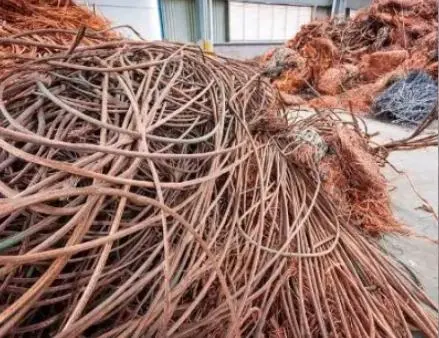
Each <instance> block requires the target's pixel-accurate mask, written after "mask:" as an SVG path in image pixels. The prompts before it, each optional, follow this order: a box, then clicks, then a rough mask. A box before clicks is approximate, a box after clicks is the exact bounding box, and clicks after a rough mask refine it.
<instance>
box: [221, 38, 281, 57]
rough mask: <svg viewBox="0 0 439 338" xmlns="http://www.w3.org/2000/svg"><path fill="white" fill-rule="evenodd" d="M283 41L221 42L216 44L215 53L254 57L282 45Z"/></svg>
mask: <svg viewBox="0 0 439 338" xmlns="http://www.w3.org/2000/svg"><path fill="white" fill-rule="evenodd" d="M282 45H283V44H282V43H275V42H266V43H264V42H260V43H246V44H243V43H232V42H229V43H220V44H215V53H216V54H218V55H223V56H228V57H233V58H236V59H242V60H245V59H252V58H254V57H256V56H261V55H262V54H264V53H265V52H266V51H268V50H270V49H272V48H275V47H280V46H282Z"/></svg>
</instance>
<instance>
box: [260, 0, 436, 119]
mask: <svg viewBox="0 0 439 338" xmlns="http://www.w3.org/2000/svg"><path fill="white" fill-rule="evenodd" d="M437 12H438V5H437V1H436V0H422V1H418V0H374V1H373V2H372V4H371V6H370V7H369V8H366V9H361V10H359V11H358V13H357V14H356V15H355V17H354V18H352V19H350V20H346V21H344V20H343V21H340V20H339V19H332V20H320V21H314V22H311V23H309V24H307V25H304V26H302V29H301V30H300V31H299V32H298V33H297V34H296V35H295V36H294V38H292V39H291V40H289V41H287V42H286V44H285V46H284V47H282V48H280V49H276V50H272V51H270V52H268V53H267V54H266V55H265V56H264V57H263V58H262V60H261V61H262V64H263V65H264V66H265V67H266V74H267V75H268V76H270V77H271V78H272V79H273V83H274V85H275V87H276V88H278V89H279V90H280V91H282V92H285V93H287V94H290V95H293V97H288V99H287V101H289V102H290V103H293V104H295V105H305V104H307V105H309V106H311V107H315V108H342V109H345V110H350V111H352V112H354V113H363V114H364V113H367V112H369V108H370V106H371V104H372V102H373V101H374V99H375V97H376V96H377V95H378V94H379V93H381V92H382V91H383V90H384V89H385V88H387V87H388V86H389V85H390V84H392V83H393V82H395V81H397V80H399V79H401V78H403V77H404V76H405V75H406V74H407V72H409V71H410V70H418V71H419V70H422V71H423V72H426V73H428V74H430V75H431V76H432V77H433V79H435V80H437V76H438V53H437V50H438V45H437V29H438V17H437ZM276 67H277V68H276ZM273 70H275V71H274V72H273Z"/></svg>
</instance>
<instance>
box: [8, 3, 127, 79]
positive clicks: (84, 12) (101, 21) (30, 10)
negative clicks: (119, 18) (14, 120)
mask: <svg viewBox="0 0 439 338" xmlns="http://www.w3.org/2000/svg"><path fill="white" fill-rule="evenodd" d="M79 28H83V29H84V31H83V32H82V33H81V35H80V37H81V43H82V44H84V45H92V44H95V43H97V42H103V41H109V40H112V39H117V38H119V35H118V34H117V33H116V32H115V31H114V30H113V29H111V27H110V23H109V21H108V20H107V19H105V18H104V17H103V16H100V15H99V14H98V13H94V12H92V11H90V10H88V9H87V8H86V7H83V6H78V5H76V4H75V3H74V2H73V1H71V0H62V1H61V0H52V1H47V0H2V1H0V39H2V40H3V41H6V40H7V41H8V43H7V44H5V43H2V44H1V46H0V74H1V73H2V71H3V67H4V66H7V65H8V64H10V63H11V62H12V61H11V55H20V56H21V57H23V58H26V57H35V56H41V55H45V54H47V53H49V52H50V51H51V48H47V47H46V45H47V44H51V45H54V44H56V45H61V46H65V45H72V44H74V43H75V39H77V33H78V32H77V31H78V29H79ZM96 31H99V32H100V34H96ZM16 39H19V40H20V43H19V44H15V41H16ZM24 41H27V43H26V44H25V43H24Z"/></svg>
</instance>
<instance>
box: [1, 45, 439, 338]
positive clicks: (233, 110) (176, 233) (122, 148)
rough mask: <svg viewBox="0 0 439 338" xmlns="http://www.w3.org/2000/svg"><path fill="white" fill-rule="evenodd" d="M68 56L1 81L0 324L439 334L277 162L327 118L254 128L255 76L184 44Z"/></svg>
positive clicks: (262, 87)
mask: <svg viewBox="0 0 439 338" xmlns="http://www.w3.org/2000/svg"><path fill="white" fill-rule="evenodd" d="M0 43H1V40H0ZM48 48H50V47H48ZM57 48H58V47H56V48H55V47H54V48H53V49H54V50H56V49H57ZM66 50H69V46H66V47H65V49H64V50H62V51H61V52H59V53H57V54H50V55H48V56H47V57H42V58H35V59H32V60H30V61H28V60H22V59H19V58H18V59H17V60H14V61H15V62H14V68H13V69H12V70H11V71H10V72H8V73H7V75H5V76H4V77H3V78H2V79H1V82H0V113H1V126H0V148H1V152H0V159H1V161H0V193H1V195H2V198H1V199H0V264H1V268H0V280H1V284H0V335H1V336H4V335H6V334H8V335H10V336H17V337H22V336H27V335H30V334H31V335H33V336H36V337H47V336H54V337H79V336H81V337H82V336H86V337H89V336H90V337H98V336H99V337H140V336H142V337H151V336H157V337H163V336H172V337H202V336H207V335H210V336H212V337H226V336H229V337H232V336H233V337H236V336H242V337H250V336H254V337H260V336H261V335H262V334H265V335H267V336H268V335H273V334H275V335H277V336H288V337H311V336H312V337H320V336H321V337H329V336H331V337H332V336H333V337H403V336H411V331H410V330H411V329H412V328H417V329H418V330H420V331H422V332H423V333H424V334H425V335H426V336H427V337H436V336H437V334H438V326H437V306H436V305H435V304H434V303H433V302H432V301H431V300H429V299H428V297H427V296H426V295H425V294H424V292H423V291H422V289H421V288H420V287H419V286H418V285H417V284H416V283H415V282H414V281H412V279H411V277H410V275H409V274H408V273H407V272H406V271H405V270H404V269H403V268H401V267H400V266H399V265H398V264H397V263H396V262H395V261H394V260H393V259H392V258H390V257H388V256H386V255H384V254H383V252H382V251H381V250H380V248H379V246H378V245H377V242H376V241H375V240H374V239H372V238H369V237H367V236H365V235H364V233H363V231H362V230H361V228H360V227H358V226H357V225H355V224H353V223H350V221H349V219H348V218H345V217H343V216H342V215H341V213H340V210H339V207H338V205H337V204H336V203H334V201H333V200H332V199H331V198H330V197H329V195H328V194H327V193H326V192H325V191H324V190H323V189H322V182H321V181H322V180H321V177H320V175H319V173H318V170H317V168H316V166H314V167H313V165H312V164H310V165H307V166H304V165H300V164H298V163H296V162H295V161H294V159H292V158H291V156H290V154H291V153H292V152H293V151H294V150H295V149H296V148H297V147H298V146H300V145H301V144H302V143H301V141H300V140H299V139H298V138H297V134H298V133H300V131H301V130H304V129H306V128H309V127H312V126H313V125H316V124H319V123H320V125H322V124H323V125H324V124H325V119H327V123H328V124H330V123H333V122H334V121H331V120H330V117H323V116H320V117H318V116H314V117H312V118H307V119H304V120H302V121H300V122H297V123H295V124H293V125H291V126H288V125H287V124H286V120H284V121H285V122H284V123H283V124H282V122H281V121H283V120H282V117H279V116H280V112H279V115H278V118H277V120H276V121H275V122H276V123H274V125H275V126H277V127H276V128H272V126H269V125H267V129H266V130H269V132H267V131H264V128H262V127H263V123H264V121H274V116H273V111H275V109H276V101H275V93H274V91H273V89H272V88H271V86H270V84H269V83H268V82H266V81H265V80H263V79H262V78H261V77H260V70H259V69H257V68H254V67H253V66H249V65H248V64H245V63H242V62H238V61H233V60H228V59H222V58H218V57H213V56H206V55H203V54H202V53H201V52H200V50H199V49H198V48H196V47H192V46H185V45H177V44H170V43H164V42H163V43H158V42H133V41H113V42H110V43H105V44H100V45H96V46H78V47H76V48H75V49H73V50H70V53H66ZM267 115H269V116H268V117H267ZM360 136H361V135H360ZM424 306H428V307H431V308H432V309H433V312H430V311H429V310H427V309H426V308H425V307H424Z"/></svg>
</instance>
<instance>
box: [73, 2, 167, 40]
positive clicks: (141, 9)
mask: <svg viewBox="0 0 439 338" xmlns="http://www.w3.org/2000/svg"><path fill="white" fill-rule="evenodd" d="M158 1H159V0H88V1H87V0H78V1H76V2H77V3H78V4H80V5H85V6H88V7H89V8H95V9H96V11H97V12H99V13H101V14H103V15H104V16H106V17H107V18H108V19H109V20H111V23H112V25H113V26H117V25H131V26H132V27H133V28H134V29H136V30H137V31H138V32H139V33H140V34H141V35H142V36H143V37H144V38H145V39H148V40H160V39H161V38H162V34H161V27H160V15H159V6H158ZM122 32H123V33H124V34H126V35H127V36H129V37H135V35H134V34H133V33H132V32H131V31H129V30H127V29H124V30H122Z"/></svg>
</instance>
